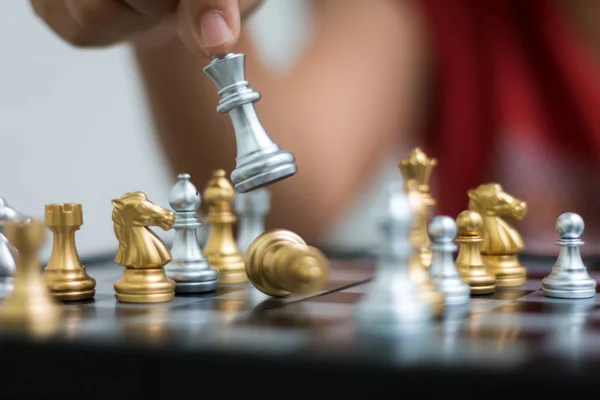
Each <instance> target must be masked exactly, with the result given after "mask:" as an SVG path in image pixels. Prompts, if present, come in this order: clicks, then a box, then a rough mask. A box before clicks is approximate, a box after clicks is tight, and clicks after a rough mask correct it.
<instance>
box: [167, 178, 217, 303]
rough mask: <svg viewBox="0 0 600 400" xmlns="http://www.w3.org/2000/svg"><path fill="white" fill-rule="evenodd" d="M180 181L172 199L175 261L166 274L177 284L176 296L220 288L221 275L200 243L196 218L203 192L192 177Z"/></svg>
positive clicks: (168, 267) (175, 187) (173, 190)
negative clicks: (191, 180)
mask: <svg viewBox="0 0 600 400" xmlns="http://www.w3.org/2000/svg"><path fill="white" fill-rule="evenodd" d="M177 179H178V181H177V183H176V184H175V185H174V186H173V188H172V189H171V193H170V196H169V203H170V205H171V208H173V210H174V211H175V223H174V224H173V229H174V230H175V239H174V241H173V246H172V248H171V256H172V257H173V260H172V261H171V262H169V263H168V264H167V265H165V272H166V273H167V276H168V277H169V278H171V279H173V280H174V281H175V292H176V293H202V292H210V291H213V290H215V289H216V288H217V279H218V277H219V272H218V271H217V270H216V269H215V268H213V267H211V266H210V265H209V263H208V259H207V258H206V256H204V254H203V253H202V249H201V247H200V244H199V243H198V237H197V232H196V230H197V229H198V228H200V226H201V225H202V223H201V222H200V221H199V220H198V218H197V217H196V212H197V210H198V208H199V207H200V202H201V197H200V193H199V192H198V190H197V189H196V187H195V186H194V184H193V183H192V182H190V175H189V174H179V176H178V177H177Z"/></svg>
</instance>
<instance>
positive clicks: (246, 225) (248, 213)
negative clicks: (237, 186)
mask: <svg viewBox="0 0 600 400" xmlns="http://www.w3.org/2000/svg"><path fill="white" fill-rule="evenodd" d="M234 206H235V212H236V214H237V215H238V218H239V219H238V221H239V228H238V235H237V246H238V248H239V249H240V251H241V252H242V253H244V254H246V250H248V246H250V244H251V243H252V242H253V241H254V239H256V238H257V237H258V236H259V235H261V234H262V233H263V232H264V231H265V218H266V216H267V213H268V212H269V209H270V208H271V193H270V192H269V191H268V190H267V189H266V188H262V189H258V190H254V191H252V192H248V193H239V194H238V195H237V196H235V200H234Z"/></svg>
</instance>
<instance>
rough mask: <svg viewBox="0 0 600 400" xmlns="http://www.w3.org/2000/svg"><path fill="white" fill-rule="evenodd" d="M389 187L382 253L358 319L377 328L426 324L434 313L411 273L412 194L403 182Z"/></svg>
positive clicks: (410, 327)
mask: <svg viewBox="0 0 600 400" xmlns="http://www.w3.org/2000/svg"><path fill="white" fill-rule="evenodd" d="M387 190H388V193H387V196H388V199H387V208H388V219H387V220H386V221H384V222H383V223H382V231H383V235H382V239H383V243H382V245H383V246H382V252H381V254H380V255H379V261H378V267H377V272H376V276H375V278H374V279H373V281H372V282H371V286H370V288H369V291H368V293H366V294H365V296H364V297H363V298H362V299H361V301H360V302H359V303H358V304H357V306H356V309H355V312H356V319H357V323H358V324H359V325H361V326H370V327H372V328H374V329H378V328H379V327H386V328H391V329H392V330H394V331H396V330H405V329H408V330H412V329H413V328H421V327H423V326H425V323H426V322H428V321H429V320H431V319H432V318H433V317H434V312H433V310H432V309H431V307H430V306H429V305H428V304H427V303H425V302H424V301H423V300H422V299H421V297H420V295H419V288H418V287H417V286H416V285H415V284H414V283H413V281H412V280H411V279H410V276H409V260H410V258H411V256H412V254H413V252H414V251H416V249H415V248H414V246H413V245H412V243H411V241H410V231H411V222H412V219H413V215H412V211H411V208H410V205H409V201H408V197H407V195H406V193H405V192H404V188H403V186H402V183H397V182H394V183H392V184H390V186H389V187H388V189H387Z"/></svg>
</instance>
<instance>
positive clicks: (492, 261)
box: [468, 183, 527, 286]
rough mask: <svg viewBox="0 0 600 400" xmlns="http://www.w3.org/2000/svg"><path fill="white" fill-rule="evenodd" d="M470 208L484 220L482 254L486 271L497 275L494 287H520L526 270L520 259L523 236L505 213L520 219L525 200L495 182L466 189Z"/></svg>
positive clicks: (523, 214)
mask: <svg viewBox="0 0 600 400" xmlns="http://www.w3.org/2000/svg"><path fill="white" fill-rule="evenodd" d="M468 196H469V210H473V211H477V212H478V213H479V214H480V215H481V217H482V219H483V242H482V243H481V255H482V257H483V262H484V263H485V265H486V266H487V269H488V272H490V273H492V274H494V275H495V276H496V286H520V285H522V284H524V283H525V281H526V279H527V270H526V268H525V267H524V266H522V265H521V263H520V262H519V256H518V253H519V252H520V251H521V250H522V249H523V247H524V244H523V239H522V238H521V235H520V234H519V232H517V230H516V229H515V228H513V227H512V226H510V225H509V224H508V223H506V222H505V221H504V219H503V217H505V216H509V217H512V218H514V219H515V220H517V221H518V220H521V219H522V218H523V217H524V216H525V214H526V213H527V203H525V202H524V201H521V200H519V199H517V198H515V197H513V196H511V195H510V194H508V193H506V192H505V191H504V190H503V189H502V186H500V185H499V184H497V183H487V184H483V185H480V186H479V187H477V188H476V189H471V190H469V191H468Z"/></svg>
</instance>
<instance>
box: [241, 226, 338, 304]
mask: <svg viewBox="0 0 600 400" xmlns="http://www.w3.org/2000/svg"><path fill="white" fill-rule="evenodd" d="M246 272H247V274H248V278H249V279H250V282H251V283H252V284H253V285H254V286H255V287H256V288H257V289H258V290H260V291H261V292H263V293H265V294H267V295H269V296H273V297H283V296H288V295H290V294H292V293H293V294H301V295H305V294H312V293H315V292H318V291H319V290H321V288H323V285H324V284H325V282H327V279H328V276H329V272H328V262H327V258H326V257H325V255H324V254H323V253H321V251H320V250H318V249H317V248H315V247H312V246H308V245H307V244H306V242H305V241H304V240H303V239H302V238H301V237H300V236H298V235H296V234H295V233H293V232H290V231H287V230H283V229H274V230H271V231H267V232H264V233H263V234H261V235H260V236H258V237H257V238H256V239H254V241H253V242H252V243H251V244H250V246H249V247H248V251H247V253H246Z"/></svg>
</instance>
